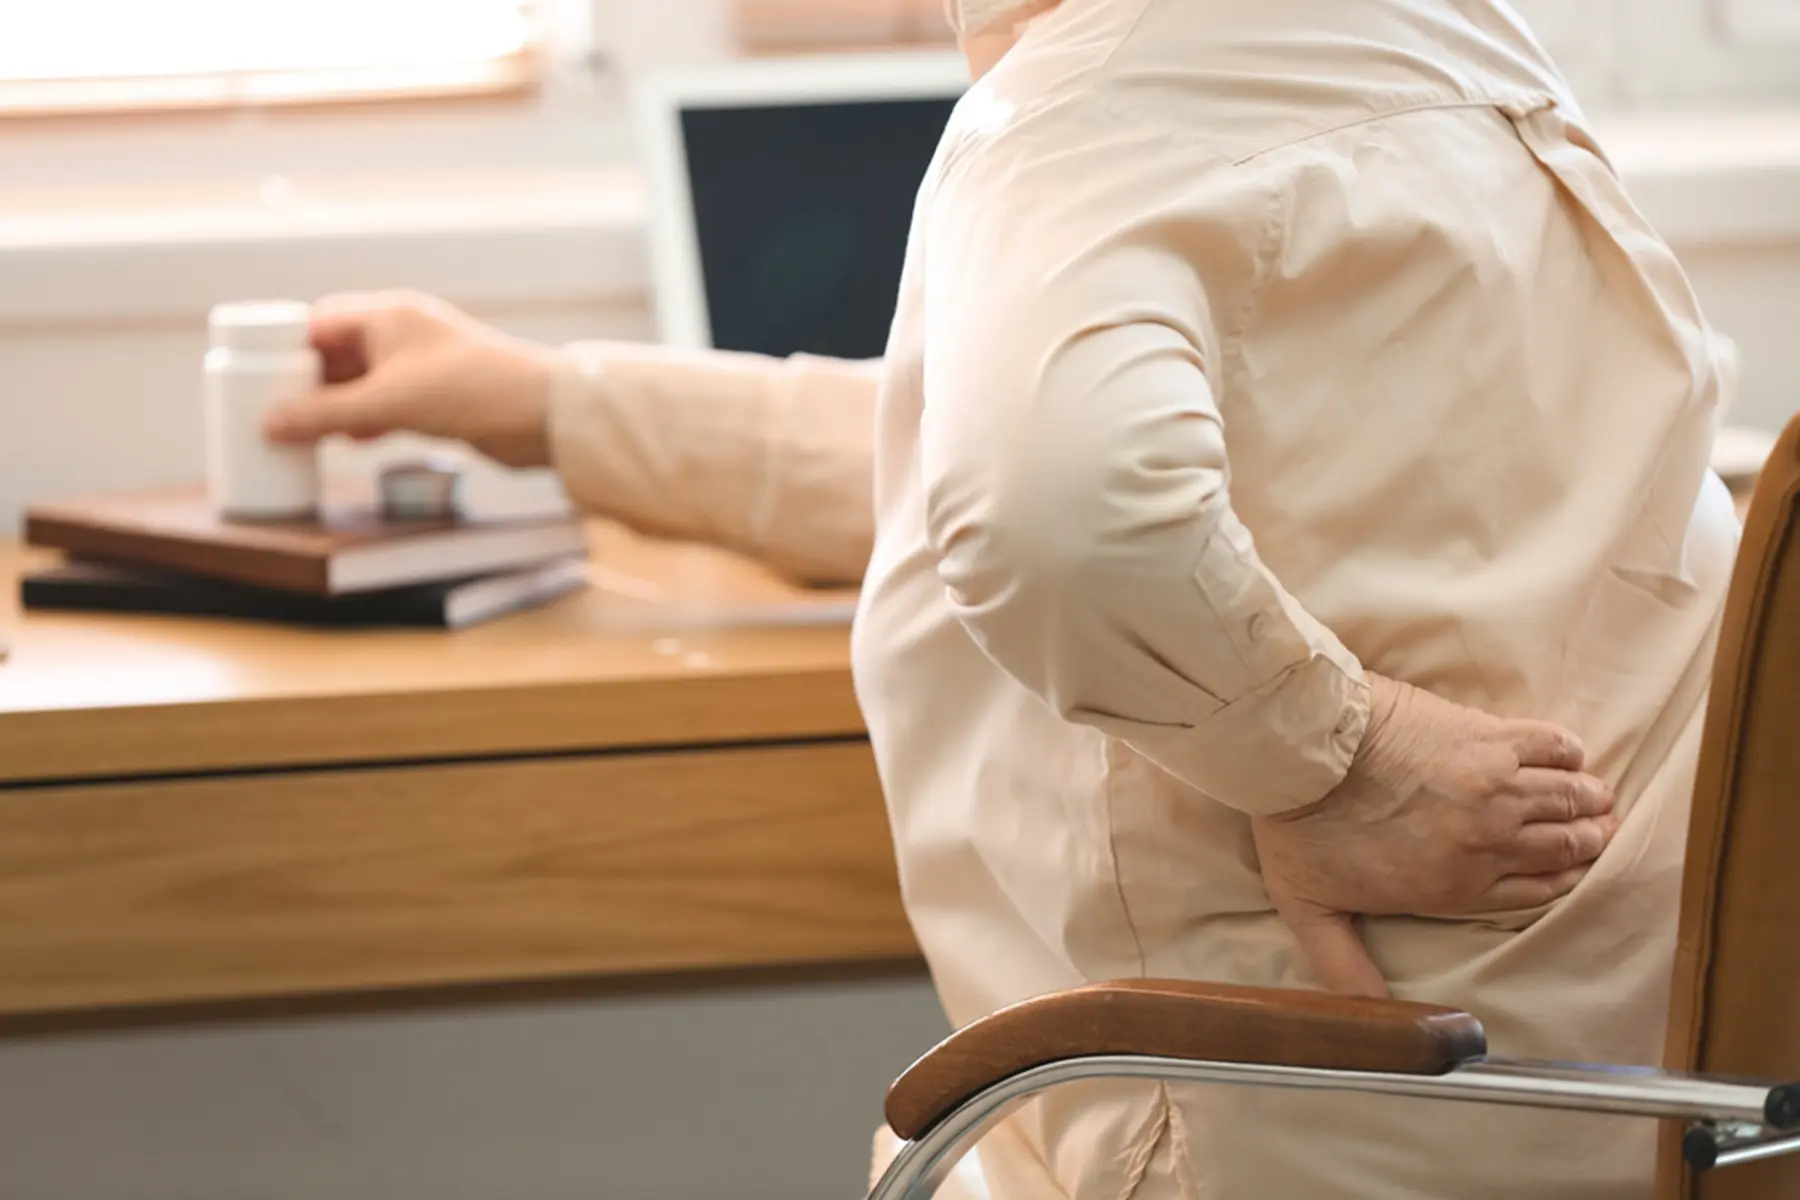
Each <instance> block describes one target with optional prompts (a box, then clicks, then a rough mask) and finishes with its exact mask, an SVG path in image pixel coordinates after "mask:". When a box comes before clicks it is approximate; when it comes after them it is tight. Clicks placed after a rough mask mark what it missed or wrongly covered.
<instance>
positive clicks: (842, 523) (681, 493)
mask: <svg viewBox="0 0 1800 1200" xmlns="http://www.w3.org/2000/svg"><path fill="white" fill-rule="evenodd" d="M880 377H881V364H880V362H879V361H864V360H848V359H834V358H823V357H818V356H812V355H794V356H792V357H788V358H773V357H768V356H765V355H757V354H741V353H731V352H726V351H718V350H690V349H684V348H679V347H670V346H660V345H651V344H645V343H635V342H578V343H574V344H571V345H569V346H566V347H564V349H563V358H562V362H561V365H560V369H559V371H558V375H557V378H556V380H555V382H554V384H553V386H552V391H551V397H550V407H549V437H550V452H551V460H552V463H553V465H554V466H555V467H556V469H557V472H558V474H559V475H560V476H561V478H562V483H563V487H564V490H565V491H567V492H568V493H569V495H570V497H571V498H572V499H573V500H574V501H575V502H576V503H577V504H579V505H581V506H582V507H583V508H586V509H588V510H590V511H593V512H597V513H600V514H603V515H605V516H609V517H613V518H616V519H618V520H622V521H624V522H626V523H627V524H629V525H631V526H633V527H635V528H637V529H640V530H643V531H645V532H649V533H655V534H662V535H667V536H673V537H684V538H693V539H697V540H703V541H708V542H714V543H717V544H720V545H724V546H727V547H730V548H732V549H734V550H739V551H742V552H744V553H747V554H750V555H753V556H755V557H757V558H760V559H762V560H763V561H765V562H768V563H769V564H770V565H772V566H774V567H776V568H777V569H779V570H782V571H784V572H787V573H788V574H790V575H793V576H795V577H797V578H800V579H802V580H805V581H807V582H811V583H854V582H856V581H858V580H860V579H861V578H862V573H863V570H864V568H865V567H866V566H867V565H868V560H869V550H870V546H871V544H872V543H873V540H874V536H875V516H874V501H873V489H874V482H873V478H874V438H875V433H874V429H875V400H876V390H877V387H878V384H879V381H880Z"/></svg>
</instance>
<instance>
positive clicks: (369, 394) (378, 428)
mask: <svg viewBox="0 0 1800 1200" xmlns="http://www.w3.org/2000/svg"><path fill="white" fill-rule="evenodd" d="M399 399H400V397H399V396H398V395H397V389H396V388H395V387H394V386H393V384H392V383H390V382H389V381H387V380H386V379H384V378H382V376H381V373H380V372H374V373H372V374H369V375H364V376H362V377H360V378H358V379H354V380H352V381H350V382H349V383H336V384H329V385H327V386H325V387H320V388H315V389H313V390H312V391H311V392H308V393H307V394H306V395H304V396H297V397H295V398H294V399H292V400H289V401H287V402H286V403H284V404H281V405H279V406H278V407H276V408H275V409H274V410H272V411H271V412H270V413H269V415H268V417H267V418H266V419H265V420H264V422H263V434H264V436H265V437H267V438H268V439H269V440H270V441H273V442H279V443H283V444H287V445H297V444H304V443H308V442H316V441H318V440H319V439H320V438H322V437H326V436H328V435H330V434H334V433H341V434H348V435H350V436H351V437H373V436H376V435H379V434H383V433H387V432H389V431H390V430H392V429H393V428H394V427H395V421H394V418H393V410H394V408H395V406H396V404H397V403H398V401H399Z"/></svg>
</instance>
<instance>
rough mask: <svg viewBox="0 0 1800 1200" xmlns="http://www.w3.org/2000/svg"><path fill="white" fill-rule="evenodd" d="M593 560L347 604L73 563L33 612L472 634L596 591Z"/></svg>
mask: <svg viewBox="0 0 1800 1200" xmlns="http://www.w3.org/2000/svg"><path fill="white" fill-rule="evenodd" d="M587 582H588V564H587V560H586V559H584V558H565V559H556V560H553V561H551V562H548V563H542V564H539V565H537V566H533V567H526V568H524V569H522V570H517V571H507V572H503V573H499V574H494V575H485V576H479V577H475V578H470V579H454V580H439V581H437V582H433V583H419V584H412V585H410V586H406V587H399V588H389V589H385V590H381V591H372V592H358V593H355V594H352V595H346V596H316V595H311V594H308V593H306V592H293V591H285V590H282V589H279V588H262V587H256V586H253V585H250V584H243V583H233V582H230V581H226V580H218V579H209V578H205V577H203V576H195V575H187V574H183V573H180V572H176V571H164V570H158V569H156V568H152V567H129V566H121V565H119V564H116V563H98V562H88V561H84V560H80V559H67V560H65V561H63V562H60V563H57V564H55V565H53V566H49V567H43V568H40V569H38V570H33V571H27V572H26V573H24V574H23V575H22V576H20V579H19V602H20V604H21V605H22V606H23V607H24V608H26V609H27V610H38V611H62V612H112V613H139V614H156V615H163V614H169V615H179V616H195V617H223V618H236V619H245V620H253V621H269V622H275V623H279V624H288V625H310V626H338V627H342V626H421V627H427V628H440V629H464V628H467V627H468V626H471V625H476V624H479V623H481V622H483V621H489V620H492V619H494V618H495V617H499V616H504V615H506V614H507V613H514V612H522V611H524V610H526V609H529V608H536V607H539V606H541V605H544V604H548V603H550V601H552V600H555V599H558V598H559V597H562V596H566V595H569V594H570V593H571V592H575V591H578V590H580V589H581V588H584V587H586V586H587Z"/></svg>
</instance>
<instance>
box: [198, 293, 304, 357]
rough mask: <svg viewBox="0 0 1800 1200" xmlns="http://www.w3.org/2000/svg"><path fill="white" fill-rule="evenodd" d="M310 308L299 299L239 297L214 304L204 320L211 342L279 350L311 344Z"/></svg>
mask: <svg viewBox="0 0 1800 1200" xmlns="http://www.w3.org/2000/svg"><path fill="white" fill-rule="evenodd" d="M311 315H312V309H311V308H310V307H309V306H308V305H307V304H306V303H305V302H304V301H300V300H238V301H233V302H232V303H229V304H217V305H214V306H213V309H212V312H211V313H210V314H208V316H207V320H206V329H207V333H208V334H209V335H210V336H211V338H212V344H213V345H214V346H220V347H224V348H225V349H227V350H248V351H254V352H261V353H268V354H280V353H284V352H290V353H291V352H292V351H295V350H304V349H306V348H307V346H308V345H309V344H310V342H309V338H308V332H307V331H308V325H309V323H310V318H311Z"/></svg>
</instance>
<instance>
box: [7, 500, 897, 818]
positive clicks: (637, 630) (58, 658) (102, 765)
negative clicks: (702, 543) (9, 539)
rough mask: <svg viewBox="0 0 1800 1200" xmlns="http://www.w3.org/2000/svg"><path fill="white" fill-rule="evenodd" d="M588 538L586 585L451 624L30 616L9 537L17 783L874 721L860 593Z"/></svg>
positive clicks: (11, 738) (21, 557) (511, 750)
mask: <svg viewBox="0 0 1800 1200" xmlns="http://www.w3.org/2000/svg"><path fill="white" fill-rule="evenodd" d="M591 545H592V547H593V552H594V563H595V566H594V575H595V581H596V584H597V586H596V587H594V588H593V589H590V590H589V591H588V592H587V593H586V594H584V595H579V596H575V597H570V598H568V599H565V600H564V601H561V602H559V603H557V604H555V605H553V606H551V607H549V608H547V609H544V610H541V611H538V612H533V613H528V614H522V615H518V616H513V617H508V618H505V619H503V620H500V621H497V622H495V623H493V624H491V625H486V626H478V627H476V628H472V629H467V630H461V631H457V632H454V633H446V632H444V631H441V630H380V631H369V632H346V631H340V630H334V631H310V630H303V629H285V628H269V627H260V626H255V625H251V624H241V623H230V622H213V621H197V620H192V619H187V618H153V617H122V616H114V615H86V614H79V615H76V614H38V613H33V614H21V613H19V611H18V608H17V593H18V588H17V586H16V575H17V571H18V569H19V567H20V565H21V564H22V563H23V562H25V561H29V560H30V559H31V555H30V554H29V552H25V551H21V550H20V549H19V547H17V546H16V545H14V544H0V641H4V642H6V643H7V644H8V645H9V648H10V653H9V656H8V657H7V658H5V659H0V784H5V783H18V782H24V781H44V780H53V779H91V778H104V777H111V776H121V775H129V776H143V775H150V774H184V773H191V772H203V771H217V770H223V769H230V768H238V767H262V766H267V765H269V764H271V763H280V764H284V765H301V764H315V765H317V764H326V763H349V762H371V761H377V762H378V761H389V760H397V759H405V760H415V759H421V758H426V759H429V758H458V757H470V756H486V755H495V754H520V753H541V752H550V751H559V750H564V751H566V750H596V749H606V748H617V747H628V746H654V745H666V744H672V743H684V742H704V743H717V742H744V741H765V740H770V739H780V738H808V737H828V736H855V735H858V734H861V733H862V731H863V725H862V718H861V715H860V713H859V712H858V710H857V706H856V701H855V697H854V694H853V692H852V688H851V684H850V665H849V641H848V633H847V628H848V623H847V621H846V620H844V619H842V618H843V616H844V614H845V613H846V612H847V608H848V605H849V604H850V603H851V596H850V594H848V593H845V592H835V593H826V594H819V593H812V592H807V591H803V590H801V589H797V588H794V587H792V586H791V585H788V584H786V583H784V582H782V581H781V580H779V579H778V578H776V577H775V576H773V575H771V574H770V573H769V572H767V571H765V570H763V569H762V568H760V567H758V566H756V565H754V564H752V563H749V562H747V561H745V560H744V559H741V558H738V557H736V556H733V555H729V554H725V553H722V552H718V551H712V550H709V549H707V548H704V547H698V546H683V545H673V544H668V543H659V542H652V541H647V540H643V539H638V538H634V537H632V536H631V535H629V534H627V533H625V532H623V531H622V530H619V529H618V528H616V527H610V526H605V525H600V524H596V525H595V526H593V528H592V535H591ZM796 617H797V618H799V620H798V621H797V622H796V621H794V620H791V618H796ZM834 618H835V619H834Z"/></svg>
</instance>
